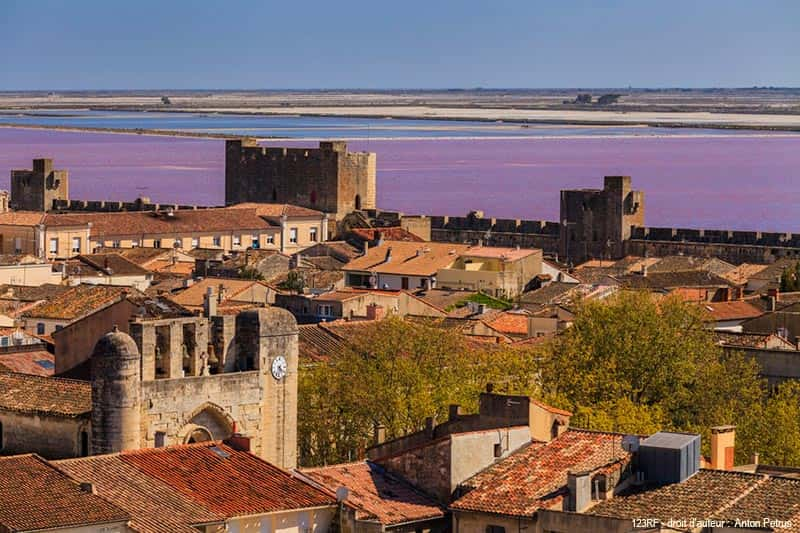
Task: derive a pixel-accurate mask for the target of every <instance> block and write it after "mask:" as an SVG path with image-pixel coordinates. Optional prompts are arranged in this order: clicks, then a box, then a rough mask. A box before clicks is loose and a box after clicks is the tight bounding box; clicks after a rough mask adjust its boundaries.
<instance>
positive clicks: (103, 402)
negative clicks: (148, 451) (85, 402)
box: [91, 327, 142, 455]
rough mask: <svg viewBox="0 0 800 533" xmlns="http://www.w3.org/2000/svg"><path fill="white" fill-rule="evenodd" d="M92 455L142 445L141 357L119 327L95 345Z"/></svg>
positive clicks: (92, 362)
mask: <svg viewBox="0 0 800 533" xmlns="http://www.w3.org/2000/svg"><path fill="white" fill-rule="evenodd" d="M91 367H92V454H93V455H97V454H103V453H114V452H120V451H122V450H131V449H137V448H139V447H140V446H141V442H140V432H141V390H142V389H141V358H140V357H139V350H138V348H137V347H136V343H135V342H134V341H133V339H132V338H131V337H130V336H128V335H127V334H125V333H122V332H121V331H119V330H118V329H117V328H116V327H115V328H114V331H112V332H110V333H106V334H105V335H103V336H102V337H101V338H100V340H99V341H97V344H96V345H95V347H94V351H93V352H92V357H91Z"/></svg>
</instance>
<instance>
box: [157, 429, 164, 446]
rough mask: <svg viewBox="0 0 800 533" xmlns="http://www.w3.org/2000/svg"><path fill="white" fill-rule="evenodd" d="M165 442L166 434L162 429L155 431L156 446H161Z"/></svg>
mask: <svg viewBox="0 0 800 533" xmlns="http://www.w3.org/2000/svg"><path fill="white" fill-rule="evenodd" d="M166 444H167V434H166V433H164V432H163V431H156V448H163V447H164V446H165V445H166Z"/></svg>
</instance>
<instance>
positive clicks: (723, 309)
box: [700, 300, 764, 322]
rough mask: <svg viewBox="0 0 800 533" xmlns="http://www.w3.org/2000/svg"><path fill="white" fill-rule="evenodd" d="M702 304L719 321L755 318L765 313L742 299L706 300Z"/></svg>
mask: <svg viewBox="0 0 800 533" xmlns="http://www.w3.org/2000/svg"><path fill="white" fill-rule="evenodd" d="M700 305H701V307H703V309H705V310H706V311H708V314H709V316H711V318H712V319H714V320H716V321H717V322H719V321H722V320H743V319H746V318H755V317H758V316H761V315H763V314H764V312H763V311H762V310H761V309H759V308H758V307H756V306H754V305H752V304H749V303H747V302H743V301H741V300H733V301H730V302H705V303H702V304H700Z"/></svg>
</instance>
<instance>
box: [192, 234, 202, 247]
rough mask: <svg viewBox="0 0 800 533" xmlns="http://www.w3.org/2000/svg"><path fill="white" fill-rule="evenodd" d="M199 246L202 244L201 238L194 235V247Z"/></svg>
mask: <svg viewBox="0 0 800 533" xmlns="http://www.w3.org/2000/svg"><path fill="white" fill-rule="evenodd" d="M198 246H200V239H198V238H197V237H192V248H197V247H198Z"/></svg>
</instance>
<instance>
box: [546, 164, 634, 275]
mask: <svg viewBox="0 0 800 533" xmlns="http://www.w3.org/2000/svg"><path fill="white" fill-rule="evenodd" d="M559 222H560V223H561V227H560V232H559V255H560V256H561V258H562V259H563V260H564V261H569V262H572V263H581V262H583V261H586V260H587V259H592V258H595V259H617V258H620V257H622V255H623V253H624V246H625V241H627V240H628V239H630V237H631V228H632V227H633V226H643V225H644V193H643V192H642V191H634V190H632V189H631V178H630V176H606V177H605V180H604V183H603V188H602V189H577V190H568V191H561V219H560V221H559Z"/></svg>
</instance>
